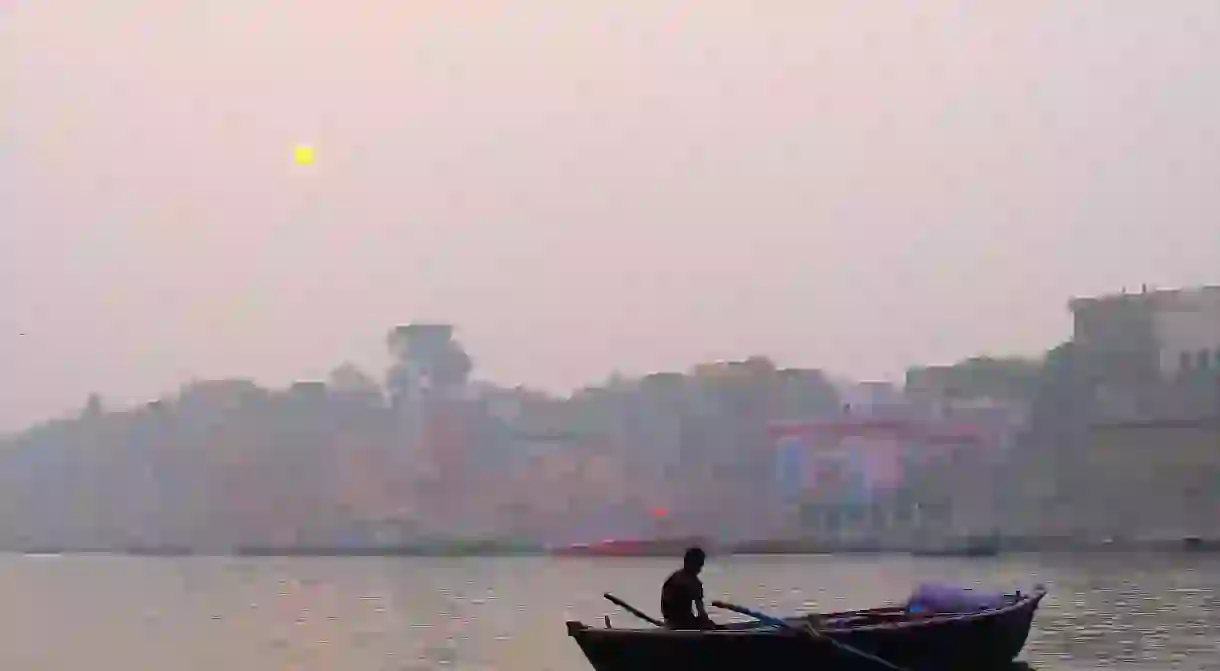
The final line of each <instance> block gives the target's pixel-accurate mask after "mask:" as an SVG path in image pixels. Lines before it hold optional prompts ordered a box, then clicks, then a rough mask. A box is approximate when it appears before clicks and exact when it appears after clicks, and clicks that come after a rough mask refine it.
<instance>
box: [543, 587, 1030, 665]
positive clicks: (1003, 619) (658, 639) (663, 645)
mask: <svg viewBox="0 0 1220 671" xmlns="http://www.w3.org/2000/svg"><path fill="white" fill-rule="evenodd" d="M1045 595H1046V590H1045V589H1043V588H1042V587H1040V586H1039V587H1038V588H1036V589H1035V590H1034V591H1033V592H1032V593H1029V594H1022V593H1016V594H1012V595H1007V596H1006V597H1005V598H1004V602H1003V603H1002V604H1001V605H998V606H997V607H993V608H989V609H987V610H983V611H979V612H970V613H937V614H931V615H918V614H912V613H910V612H909V611H908V610H907V609H906V608H905V607H902V606H898V607H885V608H874V609H868V610H858V611H849V612H842V613H830V614H825V615H810V616H803V617H790V618H784V622H785V623H786V624H787V625H789V626H791V627H792V628H791V629H777V628H773V627H765V626H763V625H760V624H759V623H758V622H747V623H739V624H730V625H726V626H725V627H724V628H723V629H719V630H711V631H679V630H670V629H662V628H659V627H657V628H649V629H613V628H609V627H604V628H603V627H590V626H587V625H585V624H582V623H580V622H568V623H567V624H568V634H569V635H570V636H571V637H572V638H574V639H575V640H576V643H577V645H579V646H580V649H581V651H582V652H583V653H584V654H585V657H586V658H587V659H588V660H589V663H590V664H591V665H592V666H593V668H594V669H596V671H654V670H655V671H669V670H672V669H698V670H700V671H707V670H714V669H725V670H729V669H732V670H739V669H747V668H759V669H768V670H773V671H784V670H786V669H802V670H804V669H824V670H827V671H829V670H832V669H833V670H835V671H855V670H856V669H859V670H860V671H883V670H882V669H881V668H879V664H878V662H877V661H876V660H875V659H870V658H869V656H875V657H876V658H880V659H882V660H885V661H886V662H887V663H889V664H892V665H894V666H897V667H899V668H901V669H905V670H907V671H947V670H953V669H969V670H971V671H975V670H979V669H989V668H1000V667H1002V666H1004V665H1007V664H1010V663H1011V662H1012V661H1013V660H1014V659H1015V658H1016V656H1017V655H1018V654H1019V653H1020V652H1021V649H1022V648H1023V647H1024V646H1025V640H1026V638H1027V637H1028V635H1029V630H1030V627H1031V625H1032V623H1033V617H1034V613H1035V611H1036V610H1037V608H1038V604H1039V603H1040V602H1041V601H1042V598H1043V597H1044V596H1045ZM811 626H816V632H817V633H816V634H814V633H811V632H810V631H809V629H808V628H809V627H811Z"/></svg>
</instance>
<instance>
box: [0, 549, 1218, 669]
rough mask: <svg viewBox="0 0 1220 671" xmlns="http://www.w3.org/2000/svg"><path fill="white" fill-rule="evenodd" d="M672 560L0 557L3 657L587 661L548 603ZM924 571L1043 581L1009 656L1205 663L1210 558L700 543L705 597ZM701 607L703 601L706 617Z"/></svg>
mask: <svg viewBox="0 0 1220 671" xmlns="http://www.w3.org/2000/svg"><path fill="white" fill-rule="evenodd" d="M673 564H674V562H673V561H665V560H654V559H602V560H595V559H551V558H538V557H531V558H504V559H499V558H497V559H478V558H471V559H403V558H386V559H380V558H372V559H367V558H358V559H356V558H353V559H348V558H323V559H315V558H310V559H263V558H260V559H236V558H190V559H178V558H175V559H160V558H132V557H117V556H65V557H22V556H8V557H0V668H4V669H31V670H33V669H38V670H47V671H54V670H58V669H71V670H73V671H78V670H83V669H89V671H112V670H113V671H119V670H122V671H134V670H136V669H139V670H145V669H147V670H150V671H151V670H156V671H175V670H179V669H182V670H185V669H192V670H194V669H198V670H201V671H202V670H204V669H206V670H208V671H216V670H217V669H223V670H225V671H288V670H305V669H319V670H322V669H325V670H336V671H337V670H339V669H342V670H343V671H359V670H364V669H367V670H370V671H383V670H384V671H389V670H395V671H403V670H409V671H424V670H425V669H447V670H453V671H465V670H474V669H480V670H481V669H496V670H499V671H587V670H588V669H590V667H589V666H588V664H587V663H586V662H585V661H584V658H583V657H582V656H581V655H580V652H579V650H578V649H577V648H576V646H575V644H574V643H572V642H571V641H570V640H569V639H568V638H567V637H566V633H565V631H564V626H563V623H564V620H566V619H582V620H584V621H586V622H590V623H593V622H600V621H601V618H602V616H603V615H604V614H610V615H611V619H612V622H614V623H615V624H616V625H618V626H628V625H630V624H631V623H632V619H631V616H630V615H627V614H625V613H622V612H621V611H618V610H617V609H616V608H615V607H614V606H612V605H611V604H609V603H607V602H606V601H604V600H603V599H602V598H601V594H602V592H604V591H611V592H614V593H616V594H617V595H619V596H620V597H622V598H624V599H626V600H627V601H628V602H631V603H633V604H635V605H637V606H638V607H640V608H642V609H643V610H646V611H649V612H654V613H655V612H656V610H657V605H656V601H657V593H658V590H659V585H660V583H661V581H662V580H663V579H664V577H665V575H666V573H667V572H668V571H669V570H670V569H671V568H673ZM925 580H937V581H952V582H956V583H961V584H975V583H978V584H984V585H990V586H995V587H999V588H1013V587H1021V586H1029V585H1031V584H1033V583H1035V582H1043V583H1045V584H1047V586H1048V587H1049V588H1050V595H1049V596H1048V597H1047V600H1046V601H1045V603H1044V606H1043V608H1042V609H1041V610H1040V611H1039V614H1038V617H1037V618H1036V620H1035V625H1034V627H1035V629H1034V631H1033V633H1032V634H1031V638H1030V641H1029V643H1028V645H1027V646H1026V649H1025V653H1024V655H1023V659H1025V660H1026V661H1028V662H1029V663H1030V664H1031V665H1033V666H1034V667H1035V668H1036V669H1040V670H1042V671H1051V670H1060V669H1098V668H1111V667H1114V668H1117V667H1120V666H1121V667H1123V668H1136V669H1165V668H1177V669H1217V668H1220V650H1218V646H1220V638H1218V636H1217V635H1218V634H1220V602H1218V598H1220V597H1218V593H1217V591H1216V585H1217V584H1218V581H1220V556H1217V557H1216V558H1212V557H1209V556H1206V555H1195V556H1189V555H1181V556H1165V555H1159V556H1158V555H1128V554H1114V555H1032V554H1031V555H1018V556H1015V557H1005V558H998V559H982V560H979V559H915V558H907V557H896V556H895V557H843V556H840V557H829V556H786V557H727V558H715V557H713V558H712V560H711V562H710V563H709V565H708V568H707V570H706V571H705V576H704V582H705V584H706V589H707V593H708V597H709V599H713V598H722V599H724V600H728V601H735V602H737V603H742V604H747V605H753V606H754V607H757V608H760V609H762V610H770V611H772V612H776V613H785V612H791V611H798V610H843V609H848V608H856V607H866V606H872V605H878V604H880V603H883V602H887V601H894V600H898V599H901V598H902V597H903V596H905V595H906V594H907V593H909V592H910V590H911V588H912V586H913V585H915V584H916V583H918V582H921V581H925ZM713 616H715V613H714V614H713Z"/></svg>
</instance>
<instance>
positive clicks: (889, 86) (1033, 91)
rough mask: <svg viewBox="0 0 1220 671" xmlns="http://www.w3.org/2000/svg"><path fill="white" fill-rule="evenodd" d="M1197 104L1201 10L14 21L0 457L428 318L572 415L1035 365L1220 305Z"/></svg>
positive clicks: (297, 367)
mask: <svg viewBox="0 0 1220 671" xmlns="http://www.w3.org/2000/svg"><path fill="white" fill-rule="evenodd" d="M1218 69H1220V2H1216V1H1215V0H1173V1H1172V2H1152V1H1149V0H1071V1H1070V2H1065V1H1064V0H1046V1H1040V0H996V1H994V2H978V1H974V0H972V1H963V2H946V1H933V0H893V1H890V2H886V1H882V0H877V1H871V0H870V1H867V2H862V1H861V0H843V1H830V0H801V1H796V0H773V1H771V2H746V1H744V0H700V1H698V2H694V1H690V2H667V1H665V0H614V1H613V2H609V1H607V2H594V1H593V0H546V1H541V0H514V1H513V2H499V1H497V0H473V1H460V0H395V1H390V0H385V1H383V2H373V1H370V0H350V1H347V2H336V1H335V0H291V1H290V0H206V1H204V0H143V1H137V0H96V1H90V0H8V1H7V2H4V3H2V4H0V428H12V427H16V426H19V425H21V424H23V423H25V422H28V421H31V420H34V419H40V418H43V417H46V416H49V415H53V414H56V413H59V412H62V411H63V410H64V409H65V408H68V407H70V406H78V405H80V404H81V403H82V402H83V400H84V397H85V395H86V394H87V393H88V392H89V391H91V390H98V391H101V392H103V393H104V394H106V395H108V396H110V397H111V398H115V399H121V400H146V399H149V398H152V397H154V396H156V395H158V394H160V393H162V392H165V391H169V390H172V389H174V388H176V387H177V386H178V384H180V383H181V382H183V381H185V380H187V379H189V378H191V377H221V376H238V375H240V376H252V377H254V378H256V379H258V380H259V381H262V382H266V383H271V384H277V385H278V384H283V383H286V382H288V381H290V380H292V379H298V378H316V377H319V376H322V375H324V374H325V373H326V372H327V371H328V370H329V369H330V368H331V367H333V366H334V365H335V364H338V363H340V362H341V361H344V360H352V361H354V362H356V363H359V364H361V365H363V366H367V367H369V368H371V369H373V370H374V372H377V373H380V372H381V370H382V368H383V366H384V364H385V359H384V354H383V342H384V340H383V336H384V333H385V332H386V330H387V329H388V328H389V327H391V326H393V325H395V324H398V323H405V322H408V321H411V320H444V321H448V322H453V323H455V324H457V325H458V327H459V329H460V332H459V333H460V337H461V339H462V340H463V341H464V343H465V344H466V346H467V347H468V349H469V350H470V351H471V353H472V354H473V355H474V357H475V359H476V364H477V366H478V370H477V373H478V374H479V376H480V377H483V378H488V379H492V380H495V381H499V382H504V383H518V382H523V383H527V384H532V385H537V386H541V387H545V388H549V389H555V390H566V389H568V388H570V387H572V386H577V385H580V384H582V383H585V382H588V381H594V380H600V379H603V378H604V377H605V376H606V375H607V374H608V373H609V372H610V371H611V370H612V369H614V368H616V367H617V368H619V369H620V370H622V371H623V372H626V373H636V372H644V371H648V370H653V369H658V368H666V369H678V368H685V367H686V366H687V365H689V364H691V363H693V362H696V361H699V360H707V359H715V358H725V357H739V356H745V355H748V354H752V353H761V354H767V355H770V356H772V357H774V358H775V359H776V360H778V361H780V362H782V363H786V364H793V365H814V366H822V367H825V368H828V369H830V370H832V371H835V372H838V373H842V374H847V375H853V376H862V377H895V376H896V375H897V374H898V373H899V372H900V371H901V370H902V369H903V367H904V366H905V365H906V364H907V363H910V362H920V361H922V362H948V361H951V360H955V359H957V358H960V357H965V356H968V355H971V354H975V353H980V352H989V353H996V354H1003V353H1032V352H1036V351H1038V350H1040V349H1043V348H1045V347H1047V346H1050V345H1053V344H1054V343H1056V342H1057V341H1059V340H1062V339H1063V338H1065V337H1066V336H1067V334H1068V331H1069V319H1068V315H1067V313H1066V310H1065V305H1064V303H1065V301H1066V300H1067V299H1068V298H1069V297H1070V296H1072V295H1078V294H1092V293H1102V292H1108V291H1111V290H1116V289H1119V288H1120V287H1122V286H1123V285H1126V286H1127V287H1138V286H1139V284H1140V283H1142V282H1147V283H1149V284H1153V285H1157V286H1162V287H1164V286H1172V285H1182V284H1192V283H1207V282H1216V281H1217V280H1220V76H1218V75H1217V71H1218ZM298 142H310V143H313V144H314V146H315V147H316V152H317V162H316V164H315V165H313V166H311V167H309V168H301V167H299V166H295V165H294V164H293V163H292V147H293V145H294V144H296V143H298Z"/></svg>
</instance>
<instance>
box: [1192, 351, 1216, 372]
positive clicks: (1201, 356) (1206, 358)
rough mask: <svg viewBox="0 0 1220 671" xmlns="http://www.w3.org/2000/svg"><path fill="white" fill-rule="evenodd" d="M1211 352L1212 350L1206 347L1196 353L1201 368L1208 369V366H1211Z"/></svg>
mask: <svg viewBox="0 0 1220 671" xmlns="http://www.w3.org/2000/svg"><path fill="white" fill-rule="evenodd" d="M1211 354H1212V353H1211V352H1209V351H1207V350H1205V349H1201V350H1199V352H1198V353H1197V354H1195V360H1196V361H1198V368H1199V370H1207V369H1208V368H1211V365H1212V362H1211V358H1212V356H1211Z"/></svg>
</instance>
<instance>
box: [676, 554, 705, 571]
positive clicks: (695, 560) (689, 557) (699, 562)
mask: <svg viewBox="0 0 1220 671" xmlns="http://www.w3.org/2000/svg"><path fill="white" fill-rule="evenodd" d="M705 561H707V553H706V552H704V551H703V550H702V549H701V548H691V549H689V550H687V551H686V554H684V555H682V569H683V570H685V571H689V572H690V573H693V574H695V575H699V572H700V571H702V570H703V562H705Z"/></svg>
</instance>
